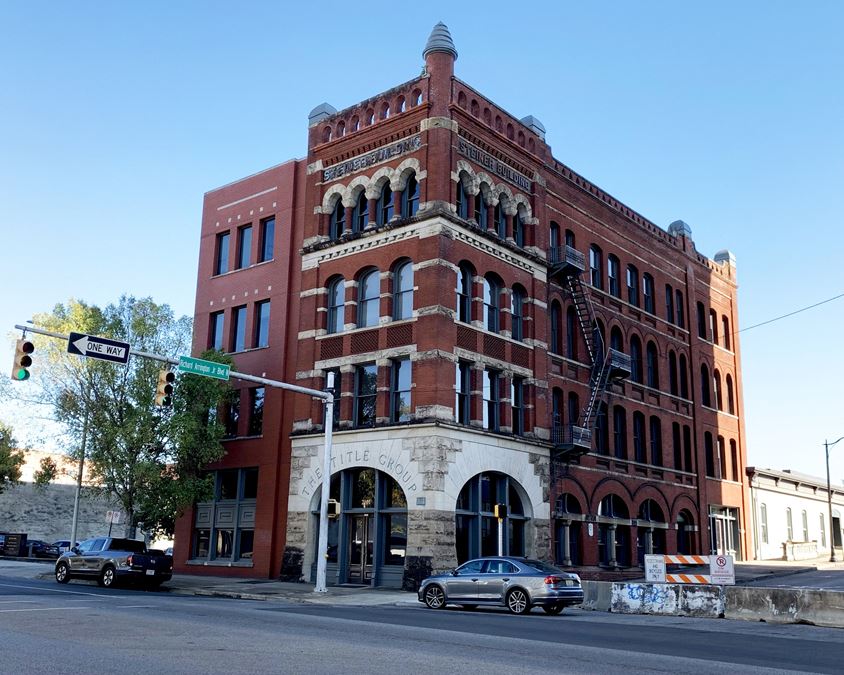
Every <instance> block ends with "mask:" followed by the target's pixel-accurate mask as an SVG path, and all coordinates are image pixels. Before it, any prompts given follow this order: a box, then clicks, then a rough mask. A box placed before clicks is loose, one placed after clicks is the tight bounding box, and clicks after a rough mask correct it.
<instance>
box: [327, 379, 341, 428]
mask: <svg viewBox="0 0 844 675" xmlns="http://www.w3.org/2000/svg"><path fill="white" fill-rule="evenodd" d="M329 373H334V386H333V387H332V388H331V393H332V394H334V413H333V417H334V428H335V429H337V428H338V427H339V426H340V392H341V391H343V389H342V379H341V378H342V375H341V374H340V369H339V368H332V369H331V370H327V371H325V382H326V385H325V388H326V389H328V380H329V378H328V375H329Z"/></svg>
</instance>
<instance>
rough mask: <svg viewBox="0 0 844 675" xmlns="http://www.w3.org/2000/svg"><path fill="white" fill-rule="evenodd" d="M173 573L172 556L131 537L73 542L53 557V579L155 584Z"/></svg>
mask: <svg viewBox="0 0 844 675" xmlns="http://www.w3.org/2000/svg"><path fill="white" fill-rule="evenodd" d="M172 576H173V558H172V557H171V556H169V555H164V554H163V553H161V551H148V550H147V548H146V546H145V545H144V542H142V541H136V540H134V539H122V538H113V537H99V538H97V539H87V540H85V541H83V542H81V543H80V544H79V545H78V546H74V547H73V548H72V549H71V550H70V551H68V552H67V553H64V554H62V556H61V557H60V558H59V559H58V560H57V561H56V581H58V582H59V583H60V584H66V583H67V582H68V581H70V580H71V579H72V578H79V579H85V578H87V579H96V580H97V582H98V583H99V584H100V586H105V587H111V586H114V585H115V584H116V583H118V582H120V581H127V582H136V583H143V584H145V585H147V586H153V587H157V586H160V585H161V584H163V583H164V582H165V581H169V580H170V579H171V577H172Z"/></svg>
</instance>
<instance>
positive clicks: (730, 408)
mask: <svg viewBox="0 0 844 675" xmlns="http://www.w3.org/2000/svg"><path fill="white" fill-rule="evenodd" d="M727 412H728V413H730V414H731V415H735V414H736V403H735V398H734V395H733V378H732V376H731V375H730V374H729V373H727Z"/></svg>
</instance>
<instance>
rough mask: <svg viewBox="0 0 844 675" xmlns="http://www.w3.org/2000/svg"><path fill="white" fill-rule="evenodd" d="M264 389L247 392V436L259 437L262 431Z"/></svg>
mask: <svg viewBox="0 0 844 675" xmlns="http://www.w3.org/2000/svg"><path fill="white" fill-rule="evenodd" d="M264 393H265V389H264V387H254V388H252V389H250V390H249V397H250V400H249V404H250V405H249V408H250V409H249V435H250V436H259V435H260V434H261V433H262V432H263V430H264Z"/></svg>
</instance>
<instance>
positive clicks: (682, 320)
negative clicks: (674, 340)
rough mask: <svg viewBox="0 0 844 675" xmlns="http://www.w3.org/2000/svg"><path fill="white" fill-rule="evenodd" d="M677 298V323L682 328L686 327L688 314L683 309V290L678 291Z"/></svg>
mask: <svg viewBox="0 0 844 675" xmlns="http://www.w3.org/2000/svg"><path fill="white" fill-rule="evenodd" d="M676 300H677V325H678V326H679V327H680V328H685V327H686V315H685V312H684V310H683V307H684V306H685V305H684V304H683V292H682V291H679V290H678V291H677V294H676Z"/></svg>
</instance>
